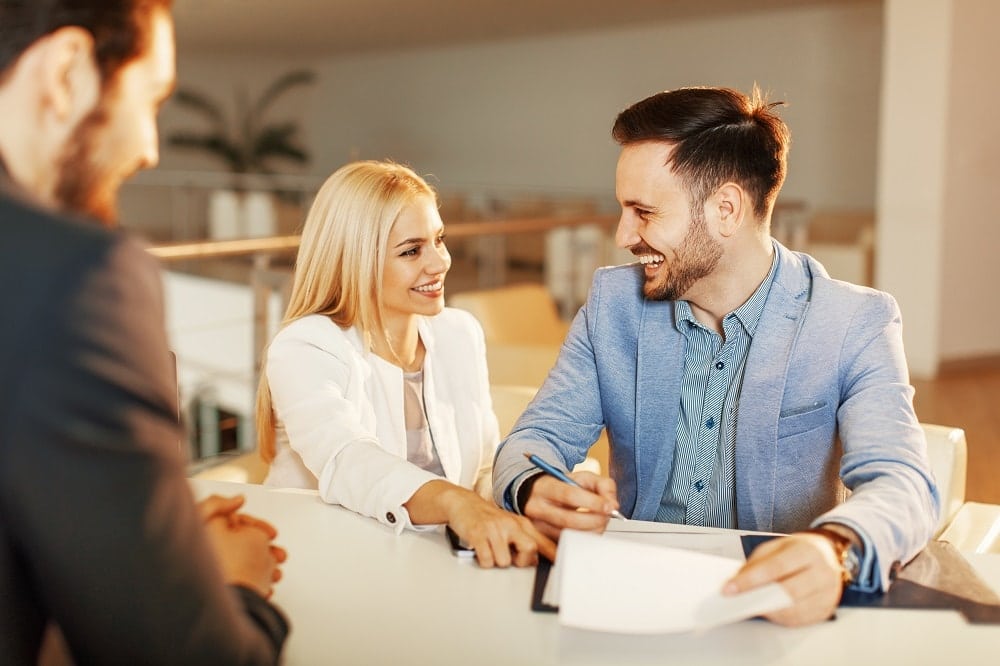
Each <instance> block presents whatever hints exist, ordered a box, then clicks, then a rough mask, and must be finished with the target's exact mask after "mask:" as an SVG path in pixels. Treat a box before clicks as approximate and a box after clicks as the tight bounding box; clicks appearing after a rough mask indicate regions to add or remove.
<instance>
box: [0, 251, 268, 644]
mask: <svg viewBox="0 0 1000 666" xmlns="http://www.w3.org/2000/svg"><path fill="white" fill-rule="evenodd" d="M54 270H58V271H59V273H60V275H59V280H57V281H56V283H57V284H58V285H60V286H59V288H58V290H54V291H57V293H52V294H44V295H42V296H43V297H45V298H48V303H47V307H46V308H44V310H43V314H42V315H41V318H40V320H39V321H37V322H31V323H30V324H29V326H26V327H25V328H26V329H27V328H30V335H31V336H32V339H31V340H27V341H24V343H25V349H26V350H30V351H27V352H26V353H28V358H27V361H26V363H25V364H24V366H23V367H24V368H25V369H24V371H23V372H21V373H20V375H21V376H19V377H13V378H5V381H7V380H10V381H16V382H18V390H17V391H16V392H13V396H14V403H13V405H12V406H11V409H10V411H9V414H10V429H9V431H8V432H10V434H11V437H10V440H9V441H7V442H5V443H4V455H3V460H2V464H0V469H2V472H0V473H2V475H3V482H2V483H0V488H2V493H3V498H2V504H3V515H4V519H5V520H6V521H7V522H8V529H9V530H10V531H11V533H12V534H15V535H16V537H15V538H16V542H17V544H16V547H17V549H18V551H19V554H20V557H21V558H23V561H24V562H25V566H26V568H27V569H28V570H29V571H30V577H31V585H32V587H33V589H34V590H35V595H36V597H38V598H39V600H40V601H39V603H40V604H42V605H43V606H44V607H45V608H46V609H47V610H48V612H49V614H50V618H51V619H52V620H53V621H55V622H56V623H57V624H58V625H59V626H60V628H61V629H62V632H63V635H64V636H65V638H66V641H67V644H68V646H69V649H70V651H71V652H72V654H73V656H74V658H75V659H76V660H77V661H78V662H80V663H186V664H219V663H234V664H236V663H248V664H249V663H275V662H277V660H278V657H279V653H280V650H281V646H282V643H283V641H284V638H285V635H286V633H287V624H286V622H285V620H284V618H283V617H282V616H281V614H280V613H279V612H278V611H277V609H276V608H274V607H273V606H271V605H270V604H269V603H267V602H266V601H265V600H264V599H262V598H261V597H260V596H259V595H257V594H255V593H253V592H251V591H250V590H245V589H242V588H239V589H237V588H233V587H229V586H227V585H226V584H225V583H224V581H223V577H222V573H221V570H220V568H219V566H218V564H217V562H216V559H215V556H214V553H213V552H212V550H211V545H210V544H209V542H208V539H207V536H206V534H205V531H204V528H203V525H202V521H201V518H200V516H199V514H198V511H197V508H196V506H195V504H194V501H193V499H192V494H191V491H190V489H189V487H188V484H187V481H186V479H185V474H184V460H185V456H183V455H182V454H181V452H180V447H181V446H182V445H181V441H182V440H181V432H180V429H179V427H178V425H177V411H176V398H175V396H176V392H175V389H174V382H173V379H172V377H173V370H172V368H171V361H170V357H169V352H168V347H167V342H166V334H165V331H164V322H163V312H162V294H161V289H160V284H159V276H158V269H157V267H156V265H155V263H154V262H153V260H152V259H151V258H150V257H149V256H148V255H147V253H146V252H145V251H144V250H143V249H142V248H140V247H139V246H138V245H137V244H134V243H133V242H131V241H129V240H127V239H124V237H115V240H114V241H112V242H111V243H106V244H105V245H104V246H103V248H102V249H101V250H100V251H99V252H88V253H83V252H81V253H77V254H76V255H75V256H74V258H73V259H72V260H69V261H66V262H64V263H63V264H62V265H61V266H59V267H58V268H54Z"/></svg>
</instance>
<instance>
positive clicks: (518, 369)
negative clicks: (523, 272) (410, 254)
mask: <svg viewBox="0 0 1000 666" xmlns="http://www.w3.org/2000/svg"><path fill="white" fill-rule="evenodd" d="M448 304H449V305H450V306H452V307H456V308H461V309H463V310H467V311H468V312H471V313H472V314H473V316H475V317H476V319H478V320H479V323H480V324H481V325H482V327H483V333H484V335H485V336H486V360H487V363H488V365H489V370H490V382H491V383H493V384H514V385H520V386H534V387H536V388H537V387H539V386H541V385H542V382H543V381H545V378H546V377H547V376H548V374H549V370H550V369H552V366H553V365H555V361H556V357H557V356H558V355H559V348H560V346H561V345H562V342H563V339H564V338H565V337H566V332H567V330H568V329H569V324H568V323H566V322H564V321H563V320H561V319H560V318H559V313H558V310H557V308H556V304H555V301H553V299H552V297H551V296H550V295H549V292H548V291H547V290H546V288H545V287H544V286H542V285H540V284H522V285H511V286H507V287H498V288H495V289H482V290H474V291H466V292H462V293H460V294H456V295H455V296H451V297H449V298H448Z"/></svg>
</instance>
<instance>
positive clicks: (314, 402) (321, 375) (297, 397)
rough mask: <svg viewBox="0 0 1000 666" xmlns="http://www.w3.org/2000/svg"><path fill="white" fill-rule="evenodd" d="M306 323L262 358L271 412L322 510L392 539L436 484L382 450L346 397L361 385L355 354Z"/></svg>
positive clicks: (356, 404)
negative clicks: (336, 509)
mask: <svg viewBox="0 0 1000 666" xmlns="http://www.w3.org/2000/svg"><path fill="white" fill-rule="evenodd" d="M309 323H310V322H307V321H305V320H300V321H299V322H295V324H306V325H305V326H298V327H295V328H286V329H284V330H283V331H282V332H281V333H280V334H279V335H278V336H277V337H276V338H275V340H274V341H273V342H272V343H271V346H270V347H269V349H268V354H267V369H266V372H267V381H268V386H269V388H270V389H271V400H272V405H273V408H274V411H275V414H276V415H277V416H278V418H279V419H280V420H281V423H282V424H283V425H284V427H285V431H286V433H287V434H288V441H289V445H290V446H291V448H292V450H293V451H295V453H297V454H298V456H299V457H300V458H301V460H302V463H303V464H304V465H305V466H306V468H307V469H308V470H309V471H310V472H311V473H312V474H313V476H315V477H316V479H317V485H318V489H319V494H320V497H322V498H323V500H324V501H325V502H328V503H330V504H339V505H341V506H343V507H346V508H348V509H350V510H352V511H356V512H357V513H360V514H362V515H365V516H370V517H372V518H375V519H377V520H378V521H379V522H381V523H383V524H384V525H387V526H389V527H392V528H393V529H394V530H395V531H396V533H397V534H399V533H400V532H402V530H403V529H404V528H413V527H415V526H414V525H413V524H412V523H411V521H410V517H409V513H408V512H407V511H406V508H405V507H404V506H403V505H404V504H405V503H406V502H408V501H409V499H410V498H411V497H412V496H413V494H414V493H415V492H416V491H417V489H418V488H420V486H422V485H424V484H425V483H427V482H428V481H433V480H435V479H439V478H440V477H438V476H436V475H434V474H432V473H430V472H427V471H425V470H423V469H420V468H419V467H417V466H416V465H414V464H412V463H410V462H409V461H407V460H406V459H405V458H402V457H400V456H398V455H395V454H394V453H392V452H390V451H386V450H385V449H384V448H382V446H381V444H380V442H379V439H378V436H377V434H376V433H375V432H374V431H373V429H372V427H370V426H368V425H366V423H365V419H364V418H363V414H362V408H363V402H364V401H365V400H367V397H364V396H349V395H348V392H347V387H348V385H349V384H350V383H351V382H352V381H354V382H355V383H356V384H360V380H359V379H358V378H352V377H351V372H352V369H353V368H356V367H358V366H359V365H360V364H356V363H354V359H355V357H356V355H357V351H355V350H354V349H353V347H351V345H350V343H348V342H347V341H346V340H338V339H336V338H335V337H334V336H333V335H332V334H328V333H322V332H318V331H316V330H315V329H313V328H311V327H309V326H308V324H309ZM295 324H292V325H291V326H295ZM359 390H361V389H360V388H359Z"/></svg>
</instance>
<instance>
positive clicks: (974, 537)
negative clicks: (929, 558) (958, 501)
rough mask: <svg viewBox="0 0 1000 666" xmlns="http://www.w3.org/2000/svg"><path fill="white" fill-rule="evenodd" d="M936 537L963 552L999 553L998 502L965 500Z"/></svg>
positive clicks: (999, 518) (999, 522)
mask: <svg viewBox="0 0 1000 666" xmlns="http://www.w3.org/2000/svg"><path fill="white" fill-rule="evenodd" d="M938 538H939V539H940V540H942V541H947V542H949V543H950V544H952V545H953V546H955V548H957V549H958V550H960V551H962V552H963V553H994V554H1000V504H982V503H980V502H966V503H965V504H963V505H962V507H961V508H960V509H959V510H958V512H957V513H956V514H955V516H954V517H953V518H952V520H951V522H950V523H949V524H948V527H947V528H946V529H945V530H944V532H942V533H941V535H940V536H939V537H938Z"/></svg>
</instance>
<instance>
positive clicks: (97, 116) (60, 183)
mask: <svg viewBox="0 0 1000 666" xmlns="http://www.w3.org/2000/svg"><path fill="white" fill-rule="evenodd" d="M109 118H110V113H109V112H108V106H107V102H106V100H105V99H102V100H101V101H100V102H98V105H97V107H96V108H95V109H94V110H93V111H91V112H90V113H89V114H87V115H86V116H84V118H83V119H82V120H81V121H80V124H79V125H77V127H76V129H75V130H73V134H72V135H71V136H70V137H69V140H68V141H67V142H66V146H65V148H64V149H63V154H62V157H61V158H60V160H59V164H58V167H57V168H58V170H59V172H58V177H57V180H56V188H55V198H56V201H57V202H58V203H59V205H60V206H62V207H63V208H64V209H66V210H68V211H72V212H74V213H81V214H83V215H89V216H91V217H94V218H97V219H98V220H99V221H101V222H103V223H104V224H105V225H108V226H111V225H113V224H115V222H116V221H117V219H118V206H117V202H116V199H117V197H118V185H117V183H116V181H115V180H114V179H113V177H112V174H111V173H110V170H109V169H108V168H107V167H106V166H104V165H102V164H100V162H99V161H98V160H97V157H96V156H97V154H98V150H99V148H100V147H101V145H100V144H101V141H102V139H103V134H104V132H105V129H106V128H107V125H108V120H109ZM105 140H106V139H105Z"/></svg>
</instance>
